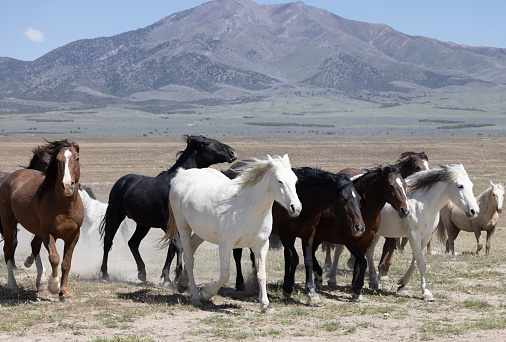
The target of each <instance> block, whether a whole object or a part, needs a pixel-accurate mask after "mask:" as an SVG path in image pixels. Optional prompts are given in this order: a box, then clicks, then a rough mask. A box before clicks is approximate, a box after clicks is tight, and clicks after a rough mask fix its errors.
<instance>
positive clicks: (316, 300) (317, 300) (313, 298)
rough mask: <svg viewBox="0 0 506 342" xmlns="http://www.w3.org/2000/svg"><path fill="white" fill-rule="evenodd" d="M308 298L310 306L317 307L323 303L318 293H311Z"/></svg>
mask: <svg viewBox="0 0 506 342" xmlns="http://www.w3.org/2000/svg"><path fill="white" fill-rule="evenodd" d="M307 297H308V304H309V305H316V304H319V303H321V299H320V296H319V295H318V293H312V294H311V293H310V294H308V295H307Z"/></svg>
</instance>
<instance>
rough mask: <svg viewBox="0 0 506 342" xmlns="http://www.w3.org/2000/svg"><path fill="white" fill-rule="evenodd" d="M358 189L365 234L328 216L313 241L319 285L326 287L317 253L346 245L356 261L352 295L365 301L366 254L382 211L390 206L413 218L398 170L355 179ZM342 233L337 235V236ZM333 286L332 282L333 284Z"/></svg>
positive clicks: (382, 169) (392, 168)
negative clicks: (323, 247) (323, 245)
mask: <svg viewBox="0 0 506 342" xmlns="http://www.w3.org/2000/svg"><path fill="white" fill-rule="evenodd" d="M353 182H354V184H355V189H356V190H357V192H358V193H359V194H360V196H361V201H360V211H361V212H362V218H363V219H364V222H365V227H366V228H365V232H364V233H363V234H362V235H361V236H360V237H354V236H353V235H352V234H351V233H350V231H349V229H344V227H343V224H342V223H341V222H340V221H339V220H337V219H336V217H335V216H334V215H333V214H331V213H329V212H325V213H324V214H323V215H322V217H321V219H320V222H319V223H318V225H317V226H316V234H315V237H314V241H313V248H312V253H313V267H314V270H315V272H316V281H315V282H317V283H318V285H321V284H322V279H323V278H322V274H323V271H322V269H321V267H320V265H319V264H318V261H317V260H316V256H315V251H316V250H317V248H318V246H319V245H320V244H321V243H322V242H324V241H325V242H329V243H337V244H341V245H345V246H346V248H348V250H349V251H350V252H351V254H352V255H353V256H354V257H355V265H354V272H353V280H352V287H351V292H352V295H353V298H354V299H359V300H360V299H361V298H362V296H361V293H362V287H363V286H364V276H365V271H366V268H367V261H366V259H365V252H366V251H367V248H369V246H370V245H371V243H372V242H373V239H374V235H375V234H376V232H377V231H378V228H379V224H380V220H381V209H382V208H383V207H384V206H385V203H387V202H388V203H390V204H391V205H392V206H393V207H394V208H395V209H396V210H397V212H398V213H399V216H400V217H406V216H408V215H409V209H408V203H407V196H406V182H405V181H404V179H403V178H402V177H401V175H400V171H399V169H398V168H397V167H395V166H386V167H378V168H376V169H373V170H369V171H367V172H366V173H365V174H363V175H362V176H359V177H356V178H355V179H354V181H353ZM337 231H339V232H340V233H339V234H337V233H336V232H337ZM329 285H330V282H329Z"/></svg>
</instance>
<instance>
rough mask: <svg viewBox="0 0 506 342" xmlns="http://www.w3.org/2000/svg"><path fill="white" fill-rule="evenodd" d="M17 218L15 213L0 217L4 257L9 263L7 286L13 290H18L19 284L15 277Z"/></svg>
mask: <svg viewBox="0 0 506 342" xmlns="http://www.w3.org/2000/svg"><path fill="white" fill-rule="evenodd" d="M16 225H17V222H16V219H15V218H14V215H6V214H4V215H2V217H1V218H0V231H1V232H2V235H3V238H4V258H5V263H6V264H7V288H8V289H9V290H10V291H11V292H17V291H18V284H17V283H16V278H14V267H13V260H14V248H13V245H14V236H15V235H16V233H15V231H16Z"/></svg>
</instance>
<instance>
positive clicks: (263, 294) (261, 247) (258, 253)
mask: <svg viewBox="0 0 506 342" xmlns="http://www.w3.org/2000/svg"><path fill="white" fill-rule="evenodd" d="M251 250H252V252H253V254H254V255H255V268H256V270H257V279H258V287H259V288H260V291H259V294H258V299H259V300H260V312H262V313H267V312H268V307H269V298H267V273H266V270H265V259H266V258H267V252H268V251H269V240H266V241H265V243H263V244H258V245H256V246H253V247H252V248H251ZM269 312H270V311H269Z"/></svg>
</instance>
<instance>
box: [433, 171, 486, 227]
mask: <svg viewBox="0 0 506 342" xmlns="http://www.w3.org/2000/svg"><path fill="white" fill-rule="evenodd" d="M442 168H443V169H448V170H449V171H452V174H453V175H452V176H451V178H450V181H453V182H450V184H449V185H450V187H449V191H448V194H449V195H450V201H452V202H453V204H455V205H456V206H457V207H459V208H460V209H461V210H462V211H464V212H465V213H466V217H467V218H468V219H472V218H475V217H476V216H478V213H479V212H480V209H479V207H478V203H477V202H476V198H475V197H474V195H473V182H471V180H470V179H469V176H468V175H467V172H466V170H465V169H464V166H463V165H462V164H453V165H446V166H442Z"/></svg>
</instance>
